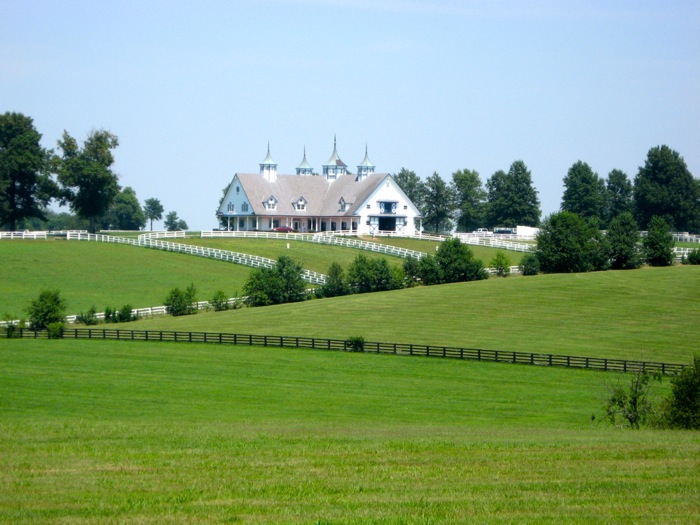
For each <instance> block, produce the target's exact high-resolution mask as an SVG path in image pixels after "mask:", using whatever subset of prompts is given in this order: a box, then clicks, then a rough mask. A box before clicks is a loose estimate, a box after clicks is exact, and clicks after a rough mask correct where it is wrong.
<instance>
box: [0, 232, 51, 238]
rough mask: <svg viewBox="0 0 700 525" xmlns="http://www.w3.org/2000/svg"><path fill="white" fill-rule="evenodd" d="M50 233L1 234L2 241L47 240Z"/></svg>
mask: <svg viewBox="0 0 700 525" xmlns="http://www.w3.org/2000/svg"><path fill="white" fill-rule="evenodd" d="M48 235H49V232H0V239H46V238H48Z"/></svg>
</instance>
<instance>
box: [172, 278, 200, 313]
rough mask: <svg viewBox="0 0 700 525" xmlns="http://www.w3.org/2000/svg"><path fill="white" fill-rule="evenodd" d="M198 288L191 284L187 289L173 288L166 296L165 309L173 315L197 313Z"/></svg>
mask: <svg viewBox="0 0 700 525" xmlns="http://www.w3.org/2000/svg"><path fill="white" fill-rule="evenodd" d="M196 302H197V289H196V288H195V287H194V284H190V285H189V286H188V287H187V288H186V289H184V290H180V288H173V289H172V290H170V293H169V294H168V296H167V297H166V298H165V301H164V304H165V310H166V311H167V312H168V313H169V314H170V315H173V316H179V315H191V314H196V313H197V305H196V304H195V303H196Z"/></svg>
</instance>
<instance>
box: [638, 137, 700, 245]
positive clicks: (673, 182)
mask: <svg viewBox="0 0 700 525" xmlns="http://www.w3.org/2000/svg"><path fill="white" fill-rule="evenodd" d="M634 207H635V214H636V217H637V221H638V222H639V226H640V227H641V228H642V229H647V228H648V227H649V224H650V222H651V218H652V217H654V216H657V217H661V218H662V219H663V220H664V221H666V223H668V225H669V227H670V228H671V230H675V231H700V181H698V180H697V179H695V178H694V177H693V175H692V174H691V173H690V171H689V170H688V166H687V165H686V164H685V161H684V160H683V157H681V156H680V155H679V154H678V152H677V151H674V150H672V149H671V148H669V147H668V146H657V147H655V148H651V149H650V150H649V152H648V153H647V159H646V161H645V162H644V166H641V167H640V168H639V172H638V173H637V176H636V177H635V179H634Z"/></svg>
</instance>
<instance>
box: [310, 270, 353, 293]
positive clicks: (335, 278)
mask: <svg viewBox="0 0 700 525" xmlns="http://www.w3.org/2000/svg"><path fill="white" fill-rule="evenodd" d="M349 293H350V289H349V287H348V284H347V282H346V281H345V272H344V271H343V267H342V266H340V264H338V263H337V262H333V263H331V265H330V267H329V268H328V273H327V274H326V282H325V283H324V284H323V285H321V286H319V287H318V288H316V296H317V297H338V296H341V295H347V294H349Z"/></svg>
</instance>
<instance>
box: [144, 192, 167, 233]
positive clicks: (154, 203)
mask: <svg viewBox="0 0 700 525" xmlns="http://www.w3.org/2000/svg"><path fill="white" fill-rule="evenodd" d="M164 211H165V209H164V208H163V205H162V204H161V203H160V201H159V200H158V199H155V198H152V199H146V200H145V201H144V203H143V213H144V215H145V216H146V219H148V220H149V221H151V231H153V221H159V220H161V219H162V218H163V212H164Z"/></svg>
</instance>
